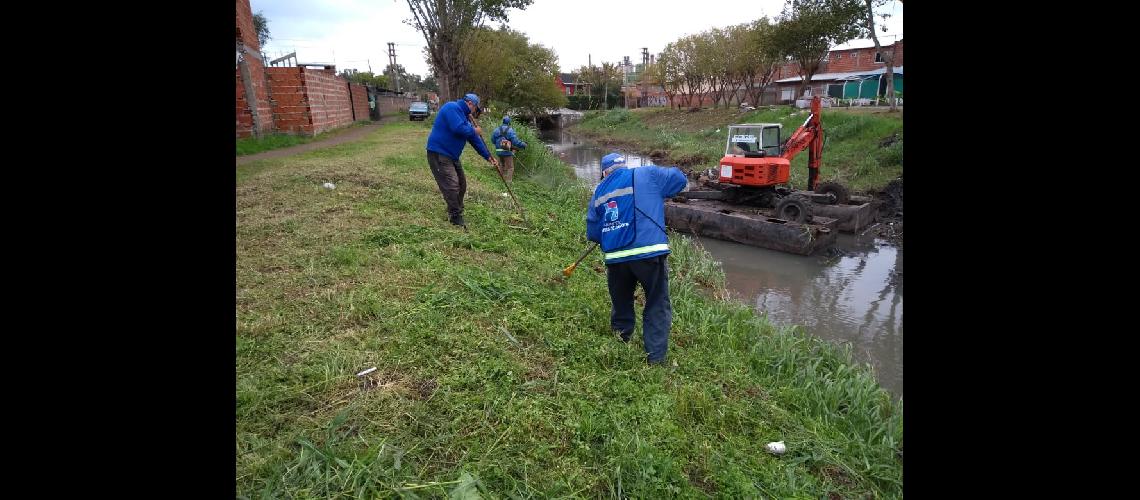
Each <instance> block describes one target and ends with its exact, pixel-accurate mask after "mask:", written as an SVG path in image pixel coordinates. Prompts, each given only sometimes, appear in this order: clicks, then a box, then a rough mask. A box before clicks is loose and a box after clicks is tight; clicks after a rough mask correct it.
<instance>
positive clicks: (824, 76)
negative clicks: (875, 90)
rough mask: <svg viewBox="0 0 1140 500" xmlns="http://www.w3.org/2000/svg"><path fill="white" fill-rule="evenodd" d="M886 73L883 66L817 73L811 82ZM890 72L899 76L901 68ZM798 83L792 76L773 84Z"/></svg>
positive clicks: (901, 71) (797, 79)
mask: <svg viewBox="0 0 1140 500" xmlns="http://www.w3.org/2000/svg"><path fill="white" fill-rule="evenodd" d="M886 72H887V68H886V67H885V66H884V67H882V68H879V69H870V70H867V71H852V72H848V73H818V74H815V75H812V77H811V81H813V82H818V81H831V80H846V79H855V78H852V77H861V76H876V75H881V74H883V73H886ZM891 72H892V73H894V74H896V75H901V74H903V67H902V66H896V67H895V68H894V69H893V70H892V71H891ZM798 81H800V77H798V76H793V77H791V78H784V79H781V80H776V81H775V82H773V83H791V82H798Z"/></svg>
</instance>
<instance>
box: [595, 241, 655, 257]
mask: <svg viewBox="0 0 1140 500" xmlns="http://www.w3.org/2000/svg"><path fill="white" fill-rule="evenodd" d="M668 249H669V244H668V243H658V244H656V245H649V246H647V247H641V248H631V249H629V250H620V251H617V252H610V253H607V254H606V260H609V259H620V258H622V257H629V256H630V255H641V254H643V253H650V252H656V251H658V250H668Z"/></svg>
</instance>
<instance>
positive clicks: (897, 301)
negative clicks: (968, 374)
mask: <svg viewBox="0 0 1140 500" xmlns="http://www.w3.org/2000/svg"><path fill="white" fill-rule="evenodd" d="M542 138H543V141H544V142H546V144H547V146H548V147H549V148H550V149H551V150H552V151H554V152H555V154H557V155H558V156H559V157H560V158H561V159H562V161H564V162H566V163H567V164H569V165H571V166H572V167H574V171H575V173H576V174H577V175H578V177H580V178H582V179H583V180H585V181H587V182H589V183H590V185H595V184H597V182H598V177H599V175H600V169H599V168H598V165H599V161H600V160H601V157H602V156H604V155H605V154H606V153H609V152H610V151H612V150H613V149H606V148H603V147H601V146H599V145H597V144H594V143H591V142H589V141H586V140H583V139H581V138H578V137H576V136H572V135H570V134H568V133H566V132H564V131H561V130H547V131H543V133H542ZM617 151H620V152H622V153H624V154H626V158H627V161H628V163H629V164H630V165H652V164H653V163H652V160H650V159H649V158H643V157H641V156H638V155H635V154H630V153H629V152H627V151H622V150H620V149H618V150H617ZM697 239H698V240H699V241H700V242H701V244H702V245H703V246H704V247H705V248H706V249H707V250H708V251H709V253H711V254H712V256H713V258H715V259H716V260H718V261H720V262H721V265H722V267H723V268H724V273H725V278H726V281H727V286H728V289H729V290H730V291H731V292H732V294H733V295H734V296H735V297H737V298H738V299H739V300H742V301H744V302H746V303H748V304H752V305H753V306H754V307H755V308H756V310H757V311H758V312H759V313H761V314H765V315H767V317H768V319H769V320H771V321H772V322H773V323H775V324H784V325H802V326H803V328H804V330H805V331H806V332H807V333H809V334H811V335H815V336H818V337H820V338H822V339H825V340H828V341H830V342H835V343H840V344H847V345H850V346H851V350H852V353H853V354H854V356H855V358H856V359H857V360H858V361H860V362H864V363H869V364H870V365H871V366H872V367H873V369H874V371H875V376H876V378H877V379H878V380H879V383H880V384H881V385H882V386H883V387H884V388H885V389H887V390H888V391H890V392H891V394H893V395H894V396H896V397H899V398H901V397H902V395H903V287H902V272H903V258H902V254H903V252H902V248H899V247H896V246H893V245H891V244H889V243H888V242H886V241H884V240H879V239H876V238H874V237H871V236H856V235H848V234H844V233H840V234H839V238H838V242H837V243H836V247H837V248H838V249H840V250H841V251H842V253H841V255H840V256H837V257H832V258H826V257H824V256H807V257H805V256H801V255H793V254H789V253H783V252H777V251H774V250H768V249H764V248H756V247H752V246H747V245H741V244H739V243H733V242H728V241H721V240H716V239H712V238H699V237H698V238H697Z"/></svg>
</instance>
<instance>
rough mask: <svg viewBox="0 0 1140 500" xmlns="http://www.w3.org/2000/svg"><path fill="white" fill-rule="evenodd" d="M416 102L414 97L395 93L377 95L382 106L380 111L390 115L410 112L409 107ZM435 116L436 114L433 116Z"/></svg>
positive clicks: (377, 102) (379, 104)
mask: <svg viewBox="0 0 1140 500" xmlns="http://www.w3.org/2000/svg"><path fill="white" fill-rule="evenodd" d="M413 102H416V99H415V98H413V97H399V96H394V95H381V96H376V105H377V106H380V113H381V114H385V115H390V114H393V113H404V114H405V115H406V114H407V113H408V107H409V106H411V105H412V103H413ZM433 118H434V116H433Z"/></svg>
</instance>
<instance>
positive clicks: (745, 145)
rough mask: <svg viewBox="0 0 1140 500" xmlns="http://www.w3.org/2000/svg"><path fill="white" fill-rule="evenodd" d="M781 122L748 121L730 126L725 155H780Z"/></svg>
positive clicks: (741, 156)
mask: <svg viewBox="0 0 1140 500" xmlns="http://www.w3.org/2000/svg"><path fill="white" fill-rule="evenodd" d="M781 127H782V125H780V124H779V123H746V124H742V125H729V126H728V142H727V143H726V144H725V148H724V155H725V156H732V157H735V158H764V157H766V156H767V157H771V156H780V130H781Z"/></svg>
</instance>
